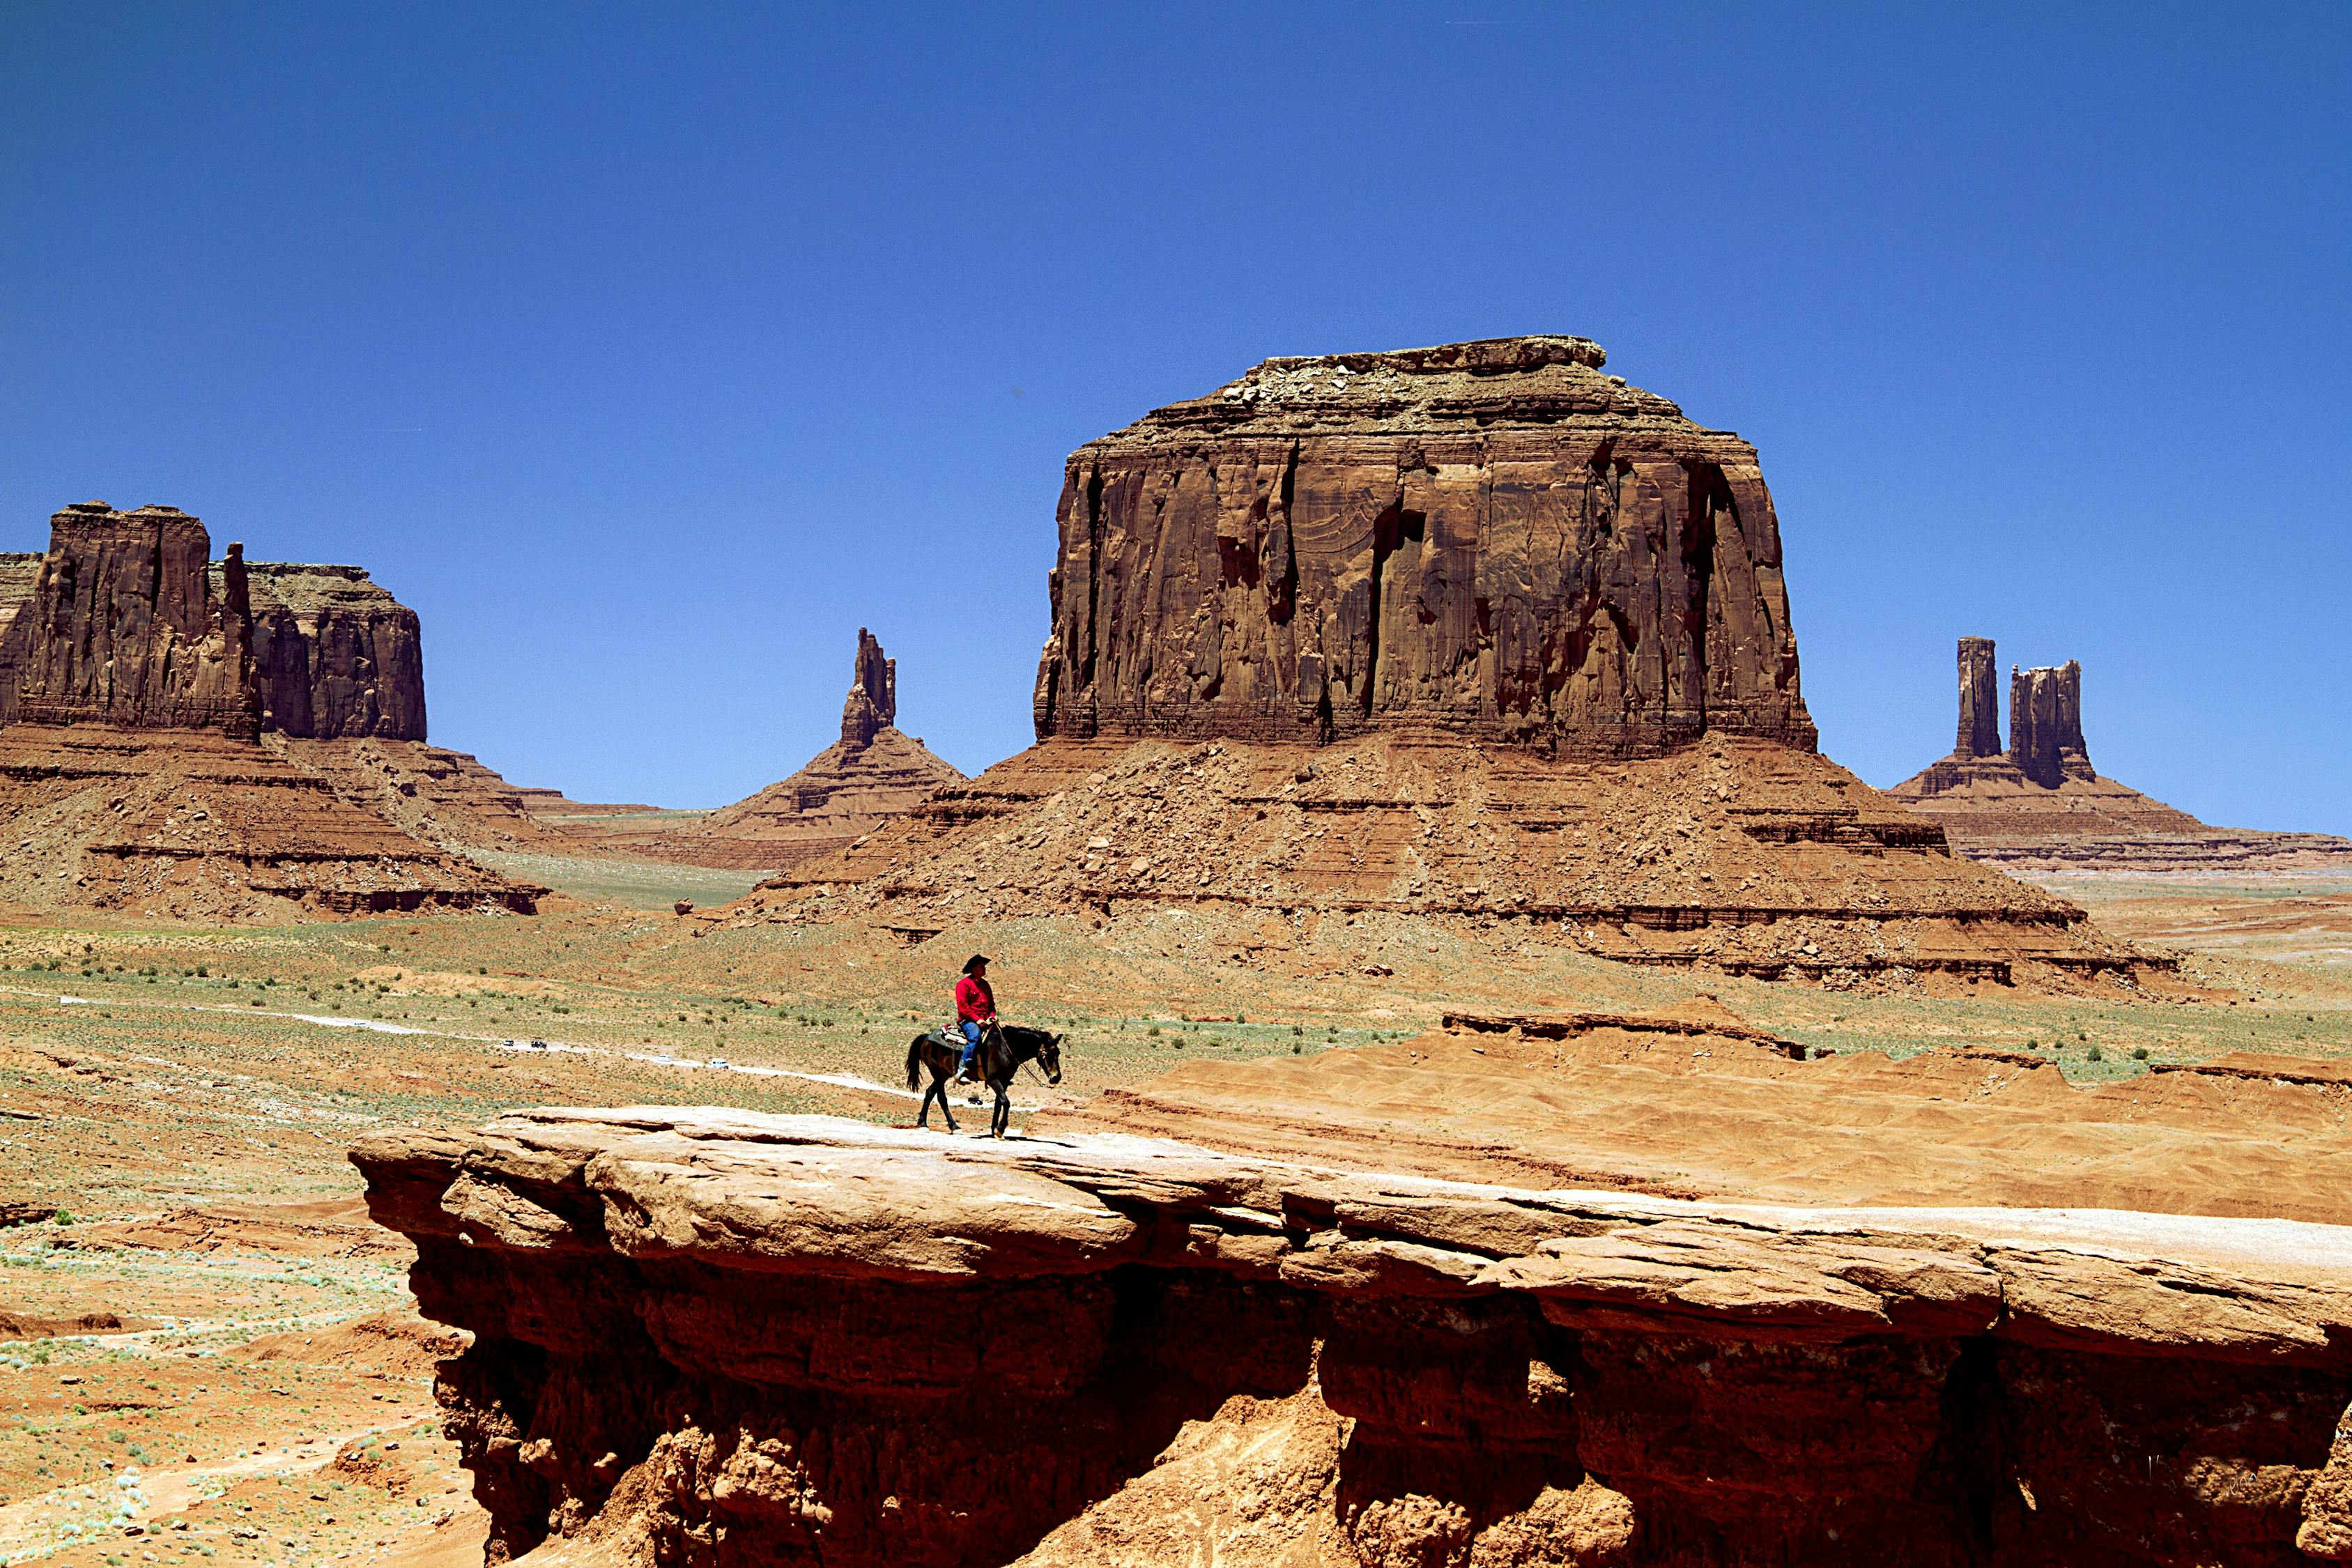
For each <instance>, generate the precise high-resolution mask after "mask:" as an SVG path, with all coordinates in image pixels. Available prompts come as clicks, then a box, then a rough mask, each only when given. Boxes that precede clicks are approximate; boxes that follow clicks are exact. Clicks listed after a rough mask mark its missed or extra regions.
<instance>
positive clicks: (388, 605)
mask: <svg viewBox="0 0 2352 1568" xmlns="http://www.w3.org/2000/svg"><path fill="white" fill-rule="evenodd" d="M249 581H250V583H251V593H252V599H253V620H254V625H253V655H254V667H255V672H256V676H257V679H258V681H259V683H260V689H261V708H262V720H261V722H262V728H263V729H265V730H275V731H281V732H283V733H285V734H289V735H299V736H303V737H306V738H311V739H318V740H344V739H350V740H357V739H361V738H363V737H373V738H374V739H378V740H386V741H422V740H423V739H425V655H424V644H423V637H422V634H421V632H420V629H419V627H418V625H417V620H416V612H415V611H414V610H412V609H410V608H409V607H408V606H407V605H403V604H402V603H400V602H399V601H398V600H397V599H394V597H393V596H392V595H390V594H388V593H386V592H384V591H383V589H382V588H380V587H378V586H377V585H376V584H373V583H372V582H370V581H369V580H368V574H367V573H366V571H365V570H364V569H362V568H361V567H357V566H297V565H288V564H283V563H274V562H273V563H263V562H256V563H253V564H252V566H251V567H250V568H249Z"/></svg>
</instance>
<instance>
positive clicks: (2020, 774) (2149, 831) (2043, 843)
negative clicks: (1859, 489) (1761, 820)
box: [1886, 637, 2352, 871]
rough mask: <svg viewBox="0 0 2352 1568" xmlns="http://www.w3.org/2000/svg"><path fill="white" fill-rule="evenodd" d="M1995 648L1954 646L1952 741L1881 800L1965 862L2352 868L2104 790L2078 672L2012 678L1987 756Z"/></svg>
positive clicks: (2325, 852)
mask: <svg viewBox="0 0 2352 1568" xmlns="http://www.w3.org/2000/svg"><path fill="white" fill-rule="evenodd" d="M1992 656H1993V645H1992V642H1991V639H1990V638H1987V637H1962V638H1961V639H1960V654H1959V658H1960V713H1959V741H1958V744H1957V745H1956V746H1955V747H1954V748H1953V751H1952V754H1951V755H1950V756H1948V757H1943V758H1939V759H1938V760H1937V761H1936V762H1934V763H1929V764H1928V765H1927V767H1926V768H1924V769H1922V770H1921V771H1920V772H1918V773H1915V774H1913V775H1912V776H1911V777H1910V778H1907V779H1906V780H1904V781H1903V782H1902V783H1901V784H1896V785H1895V786H1894V787H1893V788H1892V789H1890V790H1888V791H1887V792H1886V793H1887V794H1888V795H1892V796H1893V797H1894V798H1895V799H1896V800H1898V801H1900V802H1901V803H1902V804H1903V805H1906V806H1907V807H1909V808H1910V809H1911V810H1912V811H1914V812H1917V813H1919V814H1921V815H1923V816H1927V817H1930V818H1932V819H1933V820H1935V821H1937V822H1938V823H1940V824H1942V825H1943V827H1944V829H1945V831H1946V833H1947V834H1948V835H1949V837H1950V843H1951V847H1952V848H1953V850H1954V852H1956V853H1958V854H1960V855H1963V856H1966V857H1968V858H1970V859H1974V860H1982V861H1988V862H1992V863H1995V864H2001V865H2011V866H2017V867H2021V868H2022V867H2033V868H2044V869H2063V868H2084V869H2087V868H2097V867H2114V868H2133V869H2138V870H2151V871H2153V870H2165V869H2175V870H2220V869H2228V868H2244V869H2269V870H2294V869H2320V870H2324V869H2343V868H2352V841H2347V840H2345V839H2342V838H2336V837H2329V836H2327V835H2325V834H2316V833H2265V832H2262V831H2259V830H2255V829H2250V828H2230V827H2210V826H2207V825H2206V824H2204V823H2202V822H2200V821H2199V820H2198V819H2197V818H2195V817H2193V816H2189V814H2188V813H2187V812H2185V811H2179V810H2176V809H2175V808H2173V807H2171V806H2169V805H2165V804H2164V803H2163V802H2162V801H2160V800H2154V799H2151V798H2149V797H2148V796H2147V795H2142V794H2140V793H2139V792H2138V791H2137V790H2135V789H2132V788H2129V787H2127V786H2126V785H2125V784H2119V783H2117V782H2116V780H2114V779H2110V778H2102V777H2101V776H2100V775H2099V774H2098V773H2097V772H2096V771H2095V770H2094V769H2093V768H2092V766H2091V757H2090V747H2089V745H2088V743H2087V742H2085V741H2084V738H2083V667H2082V666H2081V665H2080V664H2078V663H2076V662H2074V660H2072V659H2069V660H2068V661H2067V662H2066V663H2064V664H2063V665H2059V666H2056V667H2049V668H2039V669H2014V668H2012V669H2011V672H2010V715H2009V735H2010V743H2009V750H2008V751H2007V752H1995V751H1992V750H1990V746H1989V744H1988V742H1989V740H1990V736H1991V735H1992V734H1993V733H1995V732H1997V729H1998V722H1999V718H2000V712H1999V708H1998V705H1997V703H1996V702H1995V700H1994V699H1993V695H1992V692H1993V688H1992V684H1991V682H1992V668H1993V658H1992Z"/></svg>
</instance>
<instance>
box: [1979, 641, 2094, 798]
mask: <svg viewBox="0 0 2352 1568" xmlns="http://www.w3.org/2000/svg"><path fill="white" fill-rule="evenodd" d="M1986 646H1987V647H1988V648H1989V647H1990V646H1991V645H1990V644H1987V645H1986ZM2009 760H2010V761H2011V762H2012V763H2016V764H2017V766H2018V769H2019V771H2021V773H2024V774H2025V776H2026V777H2027V778H2030V779H2032V781H2033V782H2034V783H2035V784H2041V785H2042V786H2043V787H2045V788H2048V789H2055V788H2057V787H2058V783H2059V781H2060V780H2061V779H2068V778H2079V779H2095V778H2096V777H2098V776H2099V775H2098V774H2097V773H2094V772H2092V771H2091V756H2090V748H2089V747H2087V746H2085V745H2084V743H2083V667H2082V665H2081V664H2079V663H2077V662H2076V661H2075V660H2074V659H2071V658H2070V659H2068V660H2067V661H2066V662H2065V663H2064V664H2062V665H2057V666H2054V667H2051V666H2045V667H2043V668H2039V669H2019V668H2016V667H2015V666H2013V665H2012V666H2011V668H2010V672H2009Z"/></svg>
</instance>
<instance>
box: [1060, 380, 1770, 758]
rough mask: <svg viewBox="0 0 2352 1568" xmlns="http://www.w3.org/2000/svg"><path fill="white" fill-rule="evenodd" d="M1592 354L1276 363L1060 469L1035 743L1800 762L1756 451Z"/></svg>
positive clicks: (1142, 422)
mask: <svg viewBox="0 0 2352 1568" xmlns="http://www.w3.org/2000/svg"><path fill="white" fill-rule="evenodd" d="M1604 359H1605V356H1604V355H1603V353H1602V352H1601V348H1600V346H1599V345H1598V344H1595V343H1592V342H1588V341H1586V340H1585V339H1582V338H1570V337H1525V338H1503V339H1495V340H1490V341H1487V342H1469V343H1454V344H1448V345H1445V346H1444V347H1440V348H1429V349H1412V350H1405V351H1402V352H1396V353H1358V354H1330V355H1323V356H1320V357H1315V358H1291V359H1270V360H1267V361H1265V363H1262V364H1259V365H1258V366H1256V367H1255V369H1253V370H1251V371H1249V372H1248V373H1247V374H1244V375H1243V376H1242V377H1241V378H1240V379H1238V380H1236V381H1234V382H1232V383H1230V384H1227V385H1225V386H1223V387H1220V388H1219V389H1217V390H1216V391H1214V392H1213V393H1211V394H1209V395H1207V396H1205V397H1199V398H1194V399H1192V400H1191V401H1188V402H1183V403H1178V404H1172V405H1169V406H1167V407H1165V408H1160V409H1157V410H1155V411H1154V412H1152V413H1150V414H1149V415H1146V416H1144V417H1143V418H1141V419H1139V420H1138V421H1137V422H1136V423H1135V424H1133V425H1130V426H1128V427H1127V428H1126V429H1123V430H1119V431H1116V432H1114V433H1112V434H1111V435H1108V436H1106V437H1102V438H1101V439H1099V440H1097V441H1092V442H1089V443H1087V445H1086V446H1084V447H1080V448H1078V450H1077V451H1076V452H1075V453H1073V454H1072V455H1071V457H1070V459H1069V462H1068V465H1067V467H1066V469H1065V472H1064V478H1063V484H1062V497H1061V503H1060V506H1059V509H1058V511H1057V521H1058V522H1059V525H1060V542H1059V552H1058V556H1057V559H1056V563H1055V568H1054V573H1053V577H1052V584H1053V586H1052V595H1053V629H1052V634H1051V636H1050V637H1049V638H1048V640H1047V642H1046V644H1045V655H1044V658H1043V659H1042V660H1041V662H1040V664H1039V668H1038V674H1037V689H1036V696H1035V710H1036V727H1037V733H1038V735H1039V737H1040V738H1044V737H1046V736H1054V735H1064V736H1081V737H1082V736H1091V735H1166V736H1176V737H1183V738H1191V739H1199V738H1235V739H1249V740H1278V741H1317V742H1320V741H1329V740H1332V739H1334V738H1339V737H1346V736H1349V735H1353V734H1357V733H1359V732H1361V731H1366V730H1370V729H1375V728H1400V727H1406V728H1412V727H1417V728H1423V729H1436V730H1441V731H1452V732H1455V733H1460V734H1465V735H1469V736H1474V737H1476V738H1479V739H1482V740H1493V741H1505V742H1512V743H1516V744H1523V745H1528V746H1532V747H1535V748H1537V749H1538V750H1541V751H1544V752H1552V753H1557V754H1560V755H1566V756H1604V755H1651V754H1655V753H1657V752H1662V751H1664V750H1667V749H1669V748H1671V747H1673V746H1675V745H1677V744H1679V743H1683V742H1688V741H1690V740H1692V739H1693V738H1695V737H1696V736H1698V735H1700V734H1702V733H1706V732H1709V731H1713V732H1718V733H1732V734H1739V735H1748V736H1757V737H1761V738H1764V739H1769V740H1772V741H1776V742H1782V743H1784V744H1789V745H1793V746H1797V747H1801V748H1804V749H1811V746H1812V744H1813V742H1814V730H1813V724H1812V721H1811V718H1810V717H1809V716H1808V715H1807V713H1806V711H1805V706H1804V702H1803V700H1802V698H1801V696H1800V694H1799V691H1798V680H1797V643H1796V637H1795V634H1794V633H1793V632H1792V631H1791V630H1790V625H1789V601H1788V594H1787V592H1786V589H1785V587H1784V585H1783V583H1782V580H1781V571H1780V524H1779V521H1778V520H1777V519H1776V517H1775V516H1774V514H1773V510H1772V498H1771V494H1770V492H1769V490H1767V489H1766V488H1765V485H1764V476H1763V471H1762V469H1761V468H1760V467H1759V464H1758V462H1757V457H1756V450H1755V448H1754V447H1750V446H1749V445H1748V443H1747V442H1745V441H1743V440H1741V439H1740V438H1739V437H1737V436H1735V435H1732V434H1730V433H1729V432H1727V431H1720V430H1709V429H1706V428H1704V427H1702V426H1698V425H1696V424H1694V423H1693V422H1692V421H1691V420H1689V419H1687V418H1685V417H1684V416H1683V413H1682V410H1681V409H1679V408H1678V407H1676V406H1675V405H1674V404H1672V403H1670V402H1668V401H1667V400H1666V399H1664V398H1663V397H1659V396H1656V395H1654V394H1651V393H1647V392H1643V391H1642V390H1641V389H1640V388H1638V387H1633V386H1629V385H1627V384H1626V383H1625V380H1624V378H1623V377H1622V376H1615V375H1609V374H1604V373H1603V372H1602V370H1601V365H1602V363H1604Z"/></svg>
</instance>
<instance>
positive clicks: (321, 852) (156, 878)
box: [0, 723, 547, 921]
mask: <svg viewBox="0 0 2352 1568" xmlns="http://www.w3.org/2000/svg"><path fill="white" fill-rule="evenodd" d="M546 891H547V889H544V888H540V887H535V886H532V885H530V884H528V883H524V882H521V881H518V880H515V879H509V878H507V877H503V876H500V875H499V874H498V873H497V872H495V871H491V870H489V869H488V868H484V867H482V866H479V865H477V864H475V863H474V862H473V861H471V860H469V859H467V858H465V857H464V856H462V855H459V854H456V853H453V852H451V851H448V850H445V849H443V848H441V847H438V846H436V845H434V844H429V843H426V842H424V841H422V840H420V839H418V838H415V837H411V836H410V835H408V834H406V833H404V832H403V831H401V829H400V828H399V827H398V826H394V824H393V823H392V822H390V821H387V820H386V819H385V818H384V817H383V816H377V815H375V814H373V813H372V812H369V811H366V810H363V809H362V808H360V807H358V806H356V805H352V803H351V802H350V801H348V800H345V799H343V798H342V797H341V795H338V794H337V793H336V791H335V789H334V787H333V785H332V784H331V782H330V780H329V779H328V778H327V777H325V776H322V775H321V774H320V773H313V772H309V771H306V770H304V769H302V768H299V767H297V766H295V765H293V764H292V763H289V761H288V760H287V759H286V758H285V757H283V756H282V755H279V754H278V753H276V752H272V751H271V750H269V749H268V748H266V747H263V746H260V745H257V744H255V743H254V742H249V741H242V740H238V739H236V738H234V737H232V736H228V735H225V734H222V733H221V732H219V731H207V730H176V731H175V730H152V729H138V730H131V729H121V728H119V727H116V726H113V725H109V724H97V723H75V724H70V725H47V724H31V723H19V724H12V725H10V726H8V727H7V728H6V729H5V730H0V898H5V899H7V900H11V901H13V902H16V903H20V904H26V905H30V906H34V907H43V908H47V907H58V906H72V907H78V908H86V909H87V908H96V909H104V910H121V911H123V912H125V913H135V914H144V915H160V916H166V917H171V918H175V919H183V920H255V921H279V920H300V919H308V918H321V917H329V918H331V917H346V916H356V915H371V914H387V913H408V912H425V913H429V912H433V911H436V910H451V911H470V910H508V911H510V912H514V913H519V914H528V913H530V912H531V911H532V910H535V909H536V908H537V905H538V900H539V899H540V898H541V897H542V896H543V895H544V894H545V893H546Z"/></svg>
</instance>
